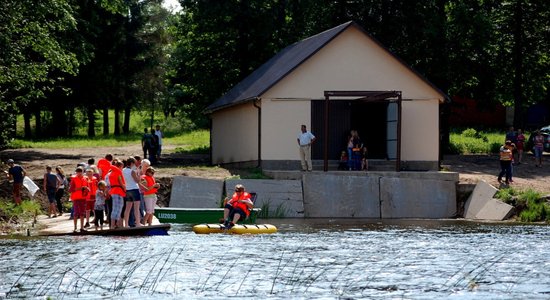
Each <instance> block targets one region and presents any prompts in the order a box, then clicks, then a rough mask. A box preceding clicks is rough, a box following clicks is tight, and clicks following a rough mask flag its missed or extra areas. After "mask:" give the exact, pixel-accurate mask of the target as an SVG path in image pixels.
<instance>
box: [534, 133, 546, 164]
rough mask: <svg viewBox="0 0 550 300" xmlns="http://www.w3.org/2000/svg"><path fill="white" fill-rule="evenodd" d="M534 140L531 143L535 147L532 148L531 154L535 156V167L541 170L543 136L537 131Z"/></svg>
mask: <svg viewBox="0 0 550 300" xmlns="http://www.w3.org/2000/svg"><path fill="white" fill-rule="evenodd" d="M535 134H536V135H535V138H534V139H533V142H534V143H535V146H534V147H533V153H534V154H535V167H537V168H542V151H543V150H544V136H543V135H542V134H540V130H537V131H536V133H535Z"/></svg>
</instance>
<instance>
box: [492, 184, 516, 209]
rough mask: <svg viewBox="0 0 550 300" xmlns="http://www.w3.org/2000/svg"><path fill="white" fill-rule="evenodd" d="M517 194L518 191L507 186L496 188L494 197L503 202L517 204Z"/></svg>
mask: <svg viewBox="0 0 550 300" xmlns="http://www.w3.org/2000/svg"><path fill="white" fill-rule="evenodd" d="M517 194H518V192H517V191H516V190H515V189H514V188H512V187H509V188H505V189H500V190H498V192H497V193H496V194H495V198H497V199H500V200H502V202H504V203H508V204H510V205H514V206H515V205H517V204H518V203H517V202H516V197H515V196H517Z"/></svg>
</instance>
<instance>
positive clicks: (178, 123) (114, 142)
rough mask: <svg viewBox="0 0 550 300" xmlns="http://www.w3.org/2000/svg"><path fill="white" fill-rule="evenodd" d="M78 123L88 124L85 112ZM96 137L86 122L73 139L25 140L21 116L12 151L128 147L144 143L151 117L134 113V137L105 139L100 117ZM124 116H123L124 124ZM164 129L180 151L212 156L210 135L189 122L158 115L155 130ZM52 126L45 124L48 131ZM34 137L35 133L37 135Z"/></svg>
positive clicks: (111, 120)
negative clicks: (89, 134)
mask: <svg viewBox="0 0 550 300" xmlns="http://www.w3.org/2000/svg"><path fill="white" fill-rule="evenodd" d="M75 114H76V116H75V119H76V120H86V117H85V116H84V115H82V113H81V112H78V111H77V112H76V113H75ZM96 117H97V120H96V126H95V133H96V136H95V137H92V138H90V137H88V136H87V122H86V121H82V122H80V123H78V124H77V125H76V128H75V130H74V134H73V136H72V137H67V138H36V137H35V138H33V139H23V138H21V137H22V136H23V130H24V128H23V124H24V120H23V116H22V115H20V116H18V119H17V138H16V139H15V140H14V141H13V143H12V144H11V145H10V148H53V149H61V148H84V147H109V146H112V147H124V146H128V145H132V144H136V143H141V137H142V135H143V129H144V128H150V126H151V116H150V115H148V114H146V113H140V112H132V113H131V116H130V133H129V134H123V135H118V136H115V135H114V134H112V133H111V134H109V135H107V136H103V128H102V126H103V118H102V115H101V114H100V113H96ZM122 118H123V114H121V122H122V120H123V119H122ZM43 119H45V120H47V119H48V116H47V115H46V114H44V115H43ZM46 123H47V121H46ZM109 124H110V128H109V129H110V131H111V132H112V131H113V125H114V111H113V110H110V111H109ZM157 124H158V125H160V126H161V128H162V130H163V133H164V136H165V139H164V142H165V143H166V144H170V145H176V146H180V147H179V149H178V151H182V152H185V153H188V152H191V153H208V151H209V148H210V133H209V131H208V130H205V129H197V128H196V126H195V125H194V124H193V123H192V122H191V121H190V120H188V119H182V118H172V117H168V118H164V116H163V115H162V114H160V113H157V114H156V115H155V119H154V121H153V126H155V125H157ZM34 125H35V123H34V117H33V118H31V126H34ZM47 126H48V125H47V124H45V125H44V127H45V130H47V128H46V127H47ZM32 129H33V130H34V127H33V128H32ZM33 134H34V132H33Z"/></svg>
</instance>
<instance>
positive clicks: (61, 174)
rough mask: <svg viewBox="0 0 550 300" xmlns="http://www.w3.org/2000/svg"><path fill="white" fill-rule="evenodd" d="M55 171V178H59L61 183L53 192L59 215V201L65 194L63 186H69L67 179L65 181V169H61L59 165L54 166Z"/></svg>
mask: <svg viewBox="0 0 550 300" xmlns="http://www.w3.org/2000/svg"><path fill="white" fill-rule="evenodd" d="M55 173H56V176H57V178H58V179H59V182H61V184H60V185H59V187H57V191H56V192H55V202H56V203H57V212H58V213H59V215H60V216H61V215H63V204H62V203H61V199H62V198H63V195H65V188H67V187H68V186H69V181H67V176H65V171H63V168H62V167H60V166H57V167H55Z"/></svg>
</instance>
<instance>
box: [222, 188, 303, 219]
mask: <svg viewBox="0 0 550 300" xmlns="http://www.w3.org/2000/svg"><path fill="white" fill-rule="evenodd" d="M239 183H240V184H242V185H244V187H245V188H246V190H247V191H248V192H256V194H257V198H256V205H255V206H256V207H259V208H262V210H263V211H264V213H268V216H269V217H280V216H281V215H284V217H287V218H302V217H304V201H303V193H302V181H301V180H272V179H228V180H226V181H225V193H226V195H228V196H231V195H233V191H234V188H235V185H236V184H239Z"/></svg>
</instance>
